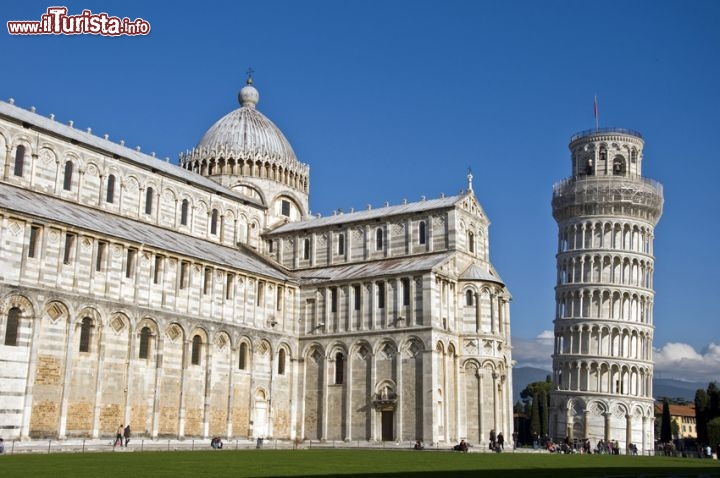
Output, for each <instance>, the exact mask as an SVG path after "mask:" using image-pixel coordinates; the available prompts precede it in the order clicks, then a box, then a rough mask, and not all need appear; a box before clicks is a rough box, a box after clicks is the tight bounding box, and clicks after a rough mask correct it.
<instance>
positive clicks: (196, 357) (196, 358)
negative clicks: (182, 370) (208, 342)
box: [191, 335, 202, 365]
mask: <svg viewBox="0 0 720 478" xmlns="http://www.w3.org/2000/svg"><path fill="white" fill-rule="evenodd" d="M200 345H202V338H200V336H199V335H196V336H195V337H193V341H192V357H191V361H192V364H193V365H200Z"/></svg>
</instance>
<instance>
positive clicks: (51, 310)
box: [42, 298, 71, 322]
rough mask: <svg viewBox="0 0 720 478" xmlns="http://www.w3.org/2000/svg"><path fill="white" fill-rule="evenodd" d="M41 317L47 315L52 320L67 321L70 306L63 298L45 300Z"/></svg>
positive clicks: (69, 314) (69, 315)
mask: <svg viewBox="0 0 720 478" xmlns="http://www.w3.org/2000/svg"><path fill="white" fill-rule="evenodd" d="M42 311H43V317H48V318H50V320H51V321H52V322H57V321H58V320H63V319H64V321H66V322H67V321H69V320H70V317H71V308H70V306H68V304H66V303H65V302H64V301H63V300H61V299H58V298H51V299H48V300H47V301H46V302H45V305H43V308H42Z"/></svg>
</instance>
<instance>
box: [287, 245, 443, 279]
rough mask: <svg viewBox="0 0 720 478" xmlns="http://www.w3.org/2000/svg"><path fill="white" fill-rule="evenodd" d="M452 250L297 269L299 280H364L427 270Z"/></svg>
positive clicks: (438, 263)
mask: <svg viewBox="0 0 720 478" xmlns="http://www.w3.org/2000/svg"><path fill="white" fill-rule="evenodd" d="M453 254H454V252H452V251H450V252H448V251H444V252H438V253H435V254H423V255H420V256H410V257H407V256H405V257H398V258H395V259H393V258H390V259H381V260H376V261H368V262H361V263H354V264H340V265H336V266H330V267H320V268H317V269H306V270H300V271H297V276H298V278H299V279H300V280H319V281H323V282H332V281H348V280H365V279H370V278H372V277H379V276H387V275H399V274H408V273H414V272H422V271H429V270H431V269H432V268H433V267H435V266H438V265H440V264H442V263H444V262H445V261H446V260H448V259H449V258H450V257H451V256H452V255H453Z"/></svg>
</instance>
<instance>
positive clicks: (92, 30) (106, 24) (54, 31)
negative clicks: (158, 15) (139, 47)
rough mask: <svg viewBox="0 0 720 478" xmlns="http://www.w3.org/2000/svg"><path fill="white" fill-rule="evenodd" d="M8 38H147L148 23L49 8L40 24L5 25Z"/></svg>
mask: <svg viewBox="0 0 720 478" xmlns="http://www.w3.org/2000/svg"><path fill="white" fill-rule="evenodd" d="M7 27H8V33H9V34H11V35H82V34H90V35H107V36H120V35H147V34H148V33H150V23H148V22H146V21H145V20H143V19H142V18H136V19H135V20H130V19H129V18H127V17H125V18H120V17H111V16H109V15H108V14H107V13H93V12H91V11H90V10H83V11H82V13H81V14H80V15H68V14H67V8H66V7H49V8H48V9H47V13H44V14H43V15H42V16H41V17H40V21H34V20H19V21H11V22H7Z"/></svg>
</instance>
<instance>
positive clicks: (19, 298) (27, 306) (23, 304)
mask: <svg viewBox="0 0 720 478" xmlns="http://www.w3.org/2000/svg"><path fill="white" fill-rule="evenodd" d="M13 308H18V309H20V313H21V314H22V315H23V316H24V317H34V316H35V311H36V310H38V307H37V305H36V304H34V303H33V301H32V300H31V299H30V298H28V297H27V296H25V295H22V294H18V293H15V292H11V293H10V294H8V295H6V296H5V298H4V299H3V301H2V314H3V316H5V315H7V313H8V311H10V309H13Z"/></svg>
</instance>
